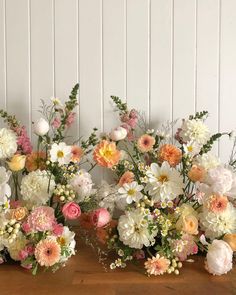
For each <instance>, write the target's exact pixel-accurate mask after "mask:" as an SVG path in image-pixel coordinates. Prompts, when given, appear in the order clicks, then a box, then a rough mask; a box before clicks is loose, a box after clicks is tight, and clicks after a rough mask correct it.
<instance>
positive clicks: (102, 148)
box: [93, 140, 120, 168]
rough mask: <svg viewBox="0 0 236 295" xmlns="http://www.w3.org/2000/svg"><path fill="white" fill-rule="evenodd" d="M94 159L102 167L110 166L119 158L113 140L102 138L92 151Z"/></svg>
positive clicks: (116, 162) (118, 152)
mask: <svg viewBox="0 0 236 295" xmlns="http://www.w3.org/2000/svg"><path fill="white" fill-rule="evenodd" d="M93 158H94V160H95V161H96V162H97V163H98V164H99V165H100V166H102V167H107V168H112V167H113V166H114V165H116V164H118V162H119V160H120V151H118V150H117V149H116V144H115V143H114V142H109V141H107V140H102V141H101V142H100V143H99V144H98V145H97V146H96V148H95V150H94V153H93Z"/></svg>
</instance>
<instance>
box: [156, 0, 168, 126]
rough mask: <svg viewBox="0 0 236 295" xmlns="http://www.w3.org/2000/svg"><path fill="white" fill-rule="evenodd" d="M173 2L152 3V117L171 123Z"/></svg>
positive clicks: (162, 0) (160, 1)
mask: <svg viewBox="0 0 236 295" xmlns="http://www.w3.org/2000/svg"><path fill="white" fill-rule="evenodd" d="M172 8H173V1H172V0H152V1H151V50H150V52H151V57H150V64H151V72H150V73H151V75H150V81H151V82H150V86H151V88H150V99H151V101H150V117H151V123H152V126H153V127H157V124H158V123H160V122H162V121H165V120H172V21H173V20H172Z"/></svg>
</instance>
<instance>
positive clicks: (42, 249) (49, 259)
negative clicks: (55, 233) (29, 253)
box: [34, 237, 61, 267]
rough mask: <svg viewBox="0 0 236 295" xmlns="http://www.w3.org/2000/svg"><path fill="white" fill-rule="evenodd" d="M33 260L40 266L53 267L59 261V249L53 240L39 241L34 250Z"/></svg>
mask: <svg viewBox="0 0 236 295" xmlns="http://www.w3.org/2000/svg"><path fill="white" fill-rule="evenodd" d="M34 255H35V258H36V260H37V262H38V263H39V265H41V266H46V267H49V266H53V265H54V264H56V263H57V262H59V260H60V256H61V247H60V245H59V244H58V243H57V241H56V240H55V239H53V238H50V237H49V238H47V239H45V240H41V241H40V242H39V243H38V244H37V245H36V248H35V252H34Z"/></svg>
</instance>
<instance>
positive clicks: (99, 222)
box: [91, 208, 111, 227]
mask: <svg viewBox="0 0 236 295" xmlns="http://www.w3.org/2000/svg"><path fill="white" fill-rule="evenodd" d="M110 220H111V215H110V213H109V212H108V210H107V209H106V208H99V209H97V210H95V211H93V212H92V214H91V221H92V223H93V225H94V226H96V227H103V226H105V225H106V224H108V223H109V221H110Z"/></svg>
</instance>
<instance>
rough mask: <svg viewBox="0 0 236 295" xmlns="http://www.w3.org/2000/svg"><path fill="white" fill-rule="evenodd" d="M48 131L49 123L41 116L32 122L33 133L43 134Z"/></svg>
mask: <svg viewBox="0 0 236 295" xmlns="http://www.w3.org/2000/svg"><path fill="white" fill-rule="evenodd" d="M48 131H49V124H48V121H46V120H45V119H43V118H40V119H39V120H38V121H37V122H35V123H34V133H35V134H37V135H39V136H43V135H45V134H46V133H48Z"/></svg>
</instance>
